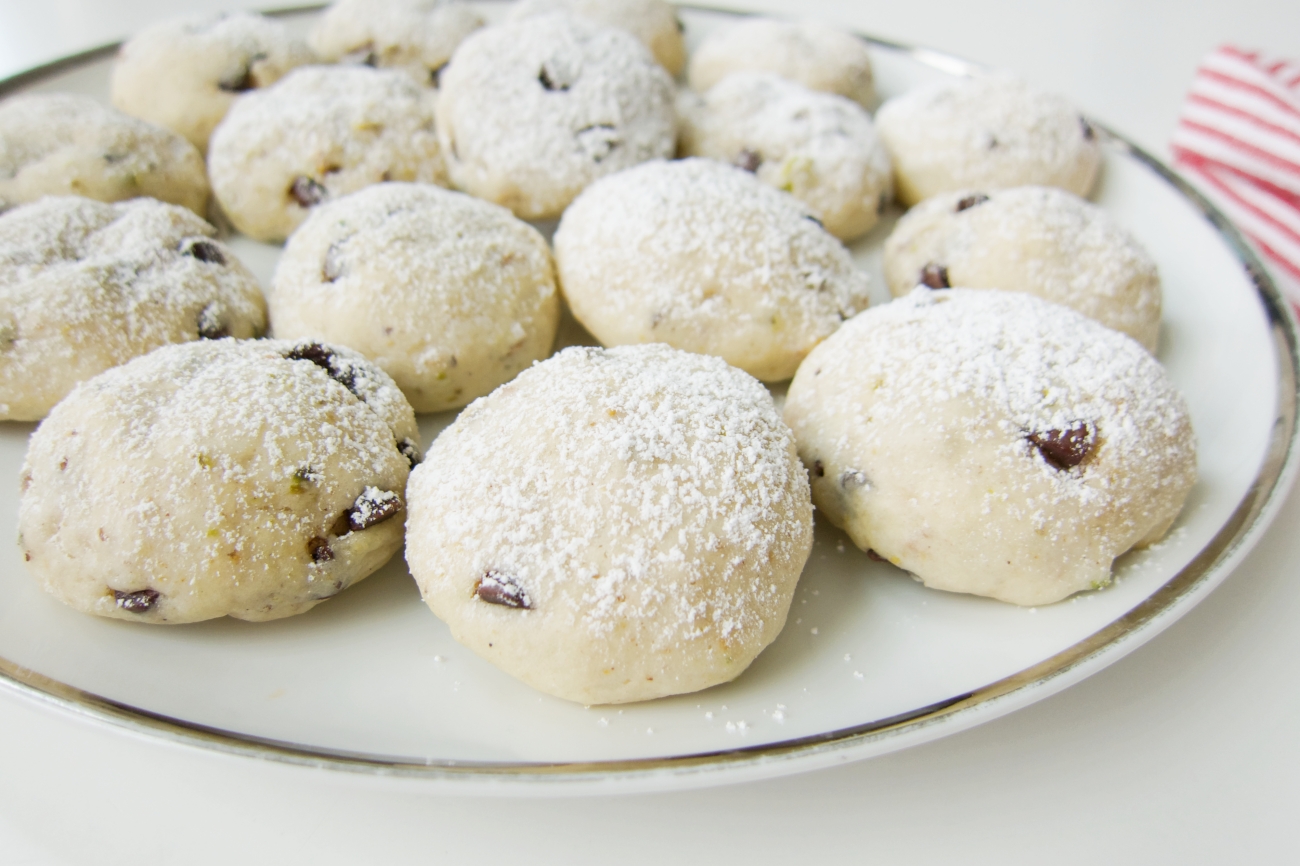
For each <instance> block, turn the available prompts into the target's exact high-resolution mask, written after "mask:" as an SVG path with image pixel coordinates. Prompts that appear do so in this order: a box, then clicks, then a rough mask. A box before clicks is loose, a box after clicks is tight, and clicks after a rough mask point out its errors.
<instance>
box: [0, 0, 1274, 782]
mask: <svg viewBox="0 0 1300 866" xmlns="http://www.w3.org/2000/svg"><path fill="white" fill-rule="evenodd" d="M322 8H324V4H310V5H304V6H294V7H288V8H278V9H274V10H270V11H266V12H263V13H262V14H265V15H268V16H273V17H280V16H288V15H295V14H305V13H309V12H313V11H319V10H320V9H322ZM678 8H680V9H684V10H689V11H694V12H702V13H707V14H716V15H724V16H729V17H734V18H745V17H753V16H755V15H759V14H761V13H755V12H741V11H736V10H732V9H723V8H718V7H711V6H708V5H702V4H693V3H691V4H679V5H678ZM853 32H855V33H856V35H858V36H859V37H860V38H862V39H863V40H864V41H866V42H867V43H868V44H869V45H871V46H872V47H874V48H877V49H883V50H888V51H893V52H898V53H901V54H904V55H906V56H908V57H909V58H911V59H912V60H914V61H916V62H917V63H919V64H921V65H924V66H927V67H930V68H932V69H936V70H938V71H941V72H946V73H949V74H954V75H962V76H969V75H972V74H975V73H978V72H981V71H984V70H985V68H986V67H984V66H983V65H981V64H978V63H975V62H972V61H969V60H966V59H964V58H961V57H958V56H956V55H952V54H948V53H945V52H940V51H936V50H934V49H930V48H924V47H920V46H915V45H910V44H905V43H900V42H896V41H892V40H888V39H883V38H880V37H876V36H872V35H869V34H865V33H861V32H858V31H856V30H855V31H853ZM121 44H122V43H121V42H112V43H108V44H105V45H100V46H96V47H94V48H90V49H87V50H85V51H80V52H77V53H74V54H69V55H66V56H64V57H60V58H57V59H55V60H52V61H50V62H48V63H44V64H40V65H38V66H34V67H30V68H28V69H25V70H22V71H20V72H17V73H15V74H13V75H10V76H7V77H5V78H3V79H0V97H4V96H7V95H9V94H10V93H12V92H14V91H16V90H19V89H21V88H23V87H24V86H26V85H30V84H33V83H36V82H38V81H41V80H43V79H45V78H48V77H49V76H52V75H56V74H58V73H60V72H64V71H67V70H70V69H74V68H76V67H78V66H81V65H84V64H86V63H90V62H94V61H97V60H101V59H104V58H106V57H108V56H110V55H111V54H113V53H114V52H116V51H117V50H118V49H119V48H120V47H121ZM1087 121H1088V123H1089V124H1090V125H1092V126H1093V127H1094V128H1095V129H1096V130H1097V131H1098V132H1099V133H1100V135H1099V137H1100V139H1101V141H1102V144H1103V146H1105V147H1107V148H1108V149H1110V150H1112V151H1114V152H1116V153H1117V154H1118V155H1119V156H1121V157H1128V158H1131V159H1133V160H1135V161H1136V162H1138V163H1139V164H1141V165H1143V166H1145V167H1146V168H1147V169H1149V170H1151V171H1152V172H1153V173H1154V174H1156V176H1157V177H1158V178H1159V179H1160V180H1162V181H1164V182H1165V183H1167V184H1169V185H1170V186H1172V187H1173V188H1174V190H1175V191H1176V192H1177V193H1179V194H1180V195H1181V196H1182V197H1183V198H1184V199H1185V200H1187V201H1188V202H1189V203H1190V204H1191V206H1192V207H1193V209H1194V210H1195V211H1196V212H1197V213H1199V214H1200V216H1202V217H1203V218H1204V219H1206V220H1207V221H1208V222H1209V223H1210V224H1211V226H1212V228H1213V229H1214V230H1215V232H1216V233H1217V234H1218V235H1219V237H1220V238H1221V239H1222V240H1223V241H1224V242H1225V243H1226V245H1227V246H1228V248H1229V251H1230V252H1231V253H1232V254H1233V255H1234V257H1235V258H1236V260H1237V263H1238V264H1239V265H1240V266H1241V267H1242V268H1243V270H1244V271H1245V274H1246V276H1247V278H1248V279H1249V280H1250V283H1251V285H1252V286H1253V288H1254V290H1255V295H1256V299H1257V301H1258V302H1259V303H1260V305H1261V307H1262V308H1263V312H1264V314H1265V316H1266V318H1267V321H1268V331H1269V337H1270V341H1271V344H1272V349H1273V353H1274V360H1275V362H1276V363H1277V365H1278V370H1277V372H1278V382H1277V394H1276V399H1277V407H1276V415H1275V418H1274V422H1273V429H1272V432H1271V434H1270V437H1269V442H1268V446H1267V449H1266V451H1265V455H1264V459H1263V460H1262V461H1261V464H1260V467H1259V470H1258V472H1257V473H1256V475H1255V478H1254V479H1253V480H1252V482H1251V484H1250V487H1249V488H1248V490H1247V491H1246V493H1245V495H1244V496H1243V497H1242V499H1241V500H1240V501H1239V502H1238V504H1237V507H1236V508H1235V509H1234V511H1233V512H1232V514H1231V515H1230V516H1229V517H1228V519H1227V520H1226V521H1225V522H1224V523H1223V525H1222V526H1221V527H1220V528H1219V530H1218V531H1217V532H1216V533H1215V534H1214V536H1213V537H1212V538H1211V539H1210V540H1209V541H1208V542H1207V543H1206V544H1205V545H1204V546H1203V547H1202V548H1201V549H1200V551H1199V552H1198V553H1197V554H1196V556H1195V557H1193V559H1192V560H1191V561H1190V562H1189V563H1188V564H1187V565H1186V566H1184V567H1183V568H1182V569H1181V570H1179V571H1178V572H1177V573H1176V574H1174V575H1173V576H1172V577H1170V578H1169V580H1167V581H1166V582H1165V583H1163V584H1162V585H1161V586H1160V587H1159V588H1158V589H1156V590H1155V591H1154V592H1153V593H1151V595H1149V596H1147V598H1145V599H1144V600H1143V601H1142V602H1140V603H1139V604H1138V605H1137V606H1136V607H1134V608H1133V609H1131V610H1129V611H1128V612H1127V613H1125V614H1124V615H1123V616H1120V617H1119V618H1117V619H1115V620H1112V621H1111V622H1110V623H1108V624H1107V625H1105V626H1103V627H1102V628H1101V629H1098V630H1097V631H1095V632H1093V633H1092V634H1090V635H1088V636H1087V637H1085V638H1083V639H1082V640H1080V641H1078V642H1076V643H1075V644H1073V645H1071V646H1070V647H1067V648H1066V649H1064V650H1062V651H1060V652H1058V653H1056V654H1054V655H1052V656H1050V657H1048V658H1046V659H1043V660H1042V661H1040V662H1038V663H1037V664H1035V665H1032V666H1030V667H1028V668H1025V669H1023V670H1021V671H1019V672H1017V673H1014V674H1011V675H1010V676H1007V677H1003V678H1002V679H999V680H996V681H995V682H992V683H989V684H987V685H985V686H982V687H980V688H977V689H973V690H971V691H969V692H965V693H963V694H960V695H956V696H954V697H951V698H948V699H945V700H943V701H940V702H937V703H934V704H930V705H927V706H924V707H919V708H916V709H914V710H909V711H907V712H905V713H902V714H899V715H895V716H890V717H887V718H884V719H876V720H873V721H868V722H864V723H862V724H858V725H852V726H849V727H844V728H837V729H835V730H831V731H824V732H821V733H818V734H812V735H808V736H804V737H798V738H794V739H789V740H780V741H776V742H770V743H763V744H758V745H753V746H745V747H740V748H734V749H721V750H714V751H708V752H699V753H693V754H688V755H675V756H661V757H652V758H636V759H619V760H609V761H581V762H573V761H562V762H530V761H503V762H486V761H457V760H438V759H427V760H418V759H413V758H409V757H401V756H393V755H383V754H375V753H368V752H352V751H348V750H343V749H333V748H328V747H324V746H307V745H303V744H299V743H292V742H288V741H284V740H278V739H272V738H266V737H259V736H255V735H252V734H245V733H240V732H237V731H230V730H226V729H223V728H218V727H212V726H207V725H203V724H200V723H197V722H190V721H186V720H184V719H179V718H175V717H172V716H167V715H164V714H160V713H154V712H151V711H149V710H144V709H141V708H138V707H133V706H131V705H130V704H126V703H122V702H118V701H114V700H112V699H109V698H105V697H103V696H101V695H97V694H95V693H93V692H89V691H85V690H82V689H78V688H76V687H73V686H69V685H67V684H65V683H62V682H60V681H58V680H55V679H53V678H51V677H47V676H45V675H43V674H41V673H39V672H37V671H35V670H32V669H30V668H26V667H24V666H22V665H19V664H16V663H14V662H12V661H10V660H8V659H6V658H3V657H0V687H3V688H5V689H6V690H7V691H9V692H11V693H15V694H17V695H21V696H23V697H25V698H27V699H31V700H33V701H34V702H36V703H38V704H41V705H45V706H48V707H51V708H56V709H58V710H61V711H64V712H68V713H70V714H72V715H74V716H79V717H81V718H84V719H87V720H90V721H95V722H104V723H107V724H109V725H110V726H111V727H113V728H114V729H118V730H123V731H126V732H128V733H131V734H135V735H138V736H142V737H144V738H145V739H147V740H151V741H158V740H162V741H164V742H169V743H172V744H176V745H181V746H187V747H191V748H196V749H200V750H203V751H207V752H217V753H222V754H226V755H231V756H241V757H247V758H258V759H262V760H269V761H274V762H277V763H281V764H288V765H296V766H300V767H312V768H318V769H329V770H335V771H342V772H346V773H348V774H349V775H362V776H372V777H374V776H377V777H388V778H391V779H400V780H410V781H414V782H416V783H417V784H419V785H421V786H422V787H427V786H428V785H429V784H430V783H433V784H452V785H454V787H455V789H456V790H458V791H463V792H469V791H471V790H479V791H480V792H483V791H488V792H499V793H505V792H506V791H505V790H504V789H505V788H509V793H518V792H519V791H520V787H521V786H522V787H523V789H524V790H527V791H531V792H532V793H535V794H541V793H546V794H566V793H585V792H589V791H591V790H592V789H593V788H594V787H599V788H601V789H609V788H611V787H617V788H619V789H620V790H629V789H631V790H642V791H651V790H665V789H669V788H675V787H682V786H683V785H684V784H686V785H689V786H692V787H694V786H704V785H717V784H726V783H730V782H739V781H742V780H744V779H746V778H766V777H771V776H777V775H786V774H789V773H795V772H802V771H806V770H812V769H816V768H818V767H823V766H829V765H832V764H838V763H845V762H848V761H854V760H860V759H865V758H868V757H872V756H874V755H878V754H883V753H885V752H891V751H895V750H898V749H902V748H906V747H908V746H912V745H919V744H921V743H923V742H927V741H929V740H933V739H937V738H939V737H941V736H946V735H949V734H953V733H957V732H959V731H961V730H965V729H967V728H970V727H974V726H975V725H977V724H981V723H983V722H985V721H991V720H992V719H995V718H998V717H1000V716H1003V715H1006V714H1007V713H1010V712H1012V711H1014V710H1016V709H1019V708H1021V707H1023V706H1027V705H1028V704H1031V703H1034V702H1036V701H1038V700H1041V699H1043V698H1046V697H1048V696H1050V695H1052V694H1055V693H1056V692H1058V691H1061V690H1062V689H1064V688H1066V687H1068V686H1070V685H1073V684H1074V683H1076V682H1079V681H1080V680H1082V679H1084V678H1086V677H1087V676H1090V675H1091V674H1093V673H1096V672H1097V671H1099V670H1101V669H1102V668H1105V667H1107V666H1109V665H1110V664H1112V663H1114V662H1116V661H1118V660H1119V659H1120V658H1122V657H1123V656H1125V655H1127V654H1128V653H1129V652H1131V651H1132V650H1134V649H1136V648H1137V647H1139V646H1141V645H1142V644H1144V643H1146V642H1147V641H1148V640H1150V639H1152V638H1154V637H1155V636H1156V635H1158V634H1159V633H1160V632H1161V631H1163V630H1164V629H1165V628H1166V627H1168V626H1169V625H1171V624H1172V623H1173V622H1175V621H1176V620H1177V619H1179V618H1180V617H1181V616H1182V615H1183V614H1184V613H1186V612H1187V611H1188V610H1190V609H1191V608H1192V607H1194V606H1195V605H1196V604H1197V603H1198V602H1199V601H1200V600H1201V599H1202V598H1203V597H1204V596H1205V595H1207V594H1208V593H1209V592H1210V591H1211V590H1212V589H1214V588H1215V587H1216V586H1218V584H1219V583H1221V582H1222V581H1223V580H1224V579H1226V577H1227V576H1228V574H1230V573H1231V571H1232V570H1233V569H1234V568H1235V567H1236V565H1237V564H1238V563H1239V562H1240V561H1241V559H1243V558H1244V557H1245V556H1246V554H1247V553H1248V552H1249V551H1250V549H1251V548H1252V547H1253V546H1254V544H1255V543H1256V542H1257V541H1258V540H1259V538H1260V536H1261V535H1262V534H1263V533H1264V531H1265V530H1266V529H1267V528H1268V526H1269V525H1270V524H1271V522H1272V519H1273V517H1274V516H1275V514H1276V513H1277V511H1278V509H1279V508H1280V507H1281V504H1282V502H1283V501H1284V500H1285V498H1286V494H1287V493H1288V491H1289V490H1290V488H1291V486H1292V483H1293V482H1294V480H1295V477H1296V474H1297V467H1298V466H1300V448H1298V447H1297V443H1298V437H1300V427H1298V426H1297V407H1298V406H1300V351H1298V338H1297V324H1296V319H1295V313H1294V310H1293V309H1292V307H1291V305H1290V304H1289V303H1287V302H1286V300H1285V299H1284V298H1283V297H1282V295H1281V293H1280V292H1279V290H1278V289H1277V287H1276V286H1275V285H1274V283H1273V280H1272V278H1271V276H1270V275H1269V273H1268V271H1267V270H1266V269H1265V268H1264V266H1263V265H1262V264H1261V262H1260V260H1259V258H1258V256H1257V255H1256V254H1255V252H1254V250H1253V249H1252V248H1251V247H1250V245H1249V244H1248V243H1247V242H1246V240H1245V239H1244V238H1243V236H1242V235H1241V233H1240V232H1239V231H1238V230H1237V228H1236V227H1235V226H1233V225H1232V223H1231V222H1230V221H1229V220H1228V219H1227V217H1226V216H1224V214H1223V213H1222V212H1220V211H1219V210H1218V208H1216V207H1215V206H1214V205H1213V204H1212V203H1211V202H1210V201H1208V200H1207V199H1206V198H1205V196H1203V195H1202V194H1201V193H1200V192H1199V191H1198V190H1197V189H1196V188H1194V187H1193V186H1192V185H1191V184H1190V183H1188V182H1187V181H1186V180H1184V179H1183V178H1182V177H1181V176H1179V175H1178V174H1177V173H1176V172H1174V171H1173V170H1172V169H1171V168H1169V167H1168V166H1166V165H1165V164H1164V163H1163V162H1162V161H1161V160H1159V159H1158V158H1156V157H1155V156H1154V155H1152V154H1150V153H1148V152H1147V151H1146V150H1144V149H1143V148H1141V147H1139V146H1138V145H1137V144H1135V143H1134V142H1132V141H1130V140H1129V139H1127V138H1125V137H1124V136H1123V135H1121V134H1119V133H1117V132H1115V131H1114V130H1112V129H1110V128H1109V127H1108V126H1106V125H1105V124H1102V123H1099V122H1097V121H1095V120H1094V119H1092V118H1091V117H1089V118H1087ZM467 783H478V784H467ZM557 783H562V784H557Z"/></svg>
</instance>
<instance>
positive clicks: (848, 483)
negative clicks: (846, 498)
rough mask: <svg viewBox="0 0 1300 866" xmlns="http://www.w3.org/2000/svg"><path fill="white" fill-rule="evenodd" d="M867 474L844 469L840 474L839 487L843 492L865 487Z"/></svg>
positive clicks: (859, 470)
mask: <svg viewBox="0 0 1300 866" xmlns="http://www.w3.org/2000/svg"><path fill="white" fill-rule="evenodd" d="M868 484H869V482H868V481H867V473H865V472H863V471H862V470H861V469H845V470H844V471H843V472H841V473H840V486H841V487H843V488H844V489H845V490H852V489H853V488H855V487H866V486H868Z"/></svg>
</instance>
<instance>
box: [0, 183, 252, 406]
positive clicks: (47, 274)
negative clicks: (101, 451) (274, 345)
mask: <svg viewBox="0 0 1300 866" xmlns="http://www.w3.org/2000/svg"><path fill="white" fill-rule="evenodd" d="M215 234H216V231H215V230H214V229H213V228H212V226H210V225H208V224H207V223H206V222H204V221H203V220H201V219H199V218H198V217H196V216H195V215H194V214H193V213H191V212H190V211H188V210H186V209H185V208H181V207H177V206H176V205H170V204H164V203H162V202H159V201H155V200H154V199H148V198H139V199H134V200H132V201H128V202H122V203H120V204H104V203H102V202H97V201H92V200H90V199H86V198H80V197H78V196H61V197H50V198H43V199H41V200H39V201H37V202H35V203H33V204H28V205H23V206H21V207H17V208H14V209H13V210H11V211H8V212H6V213H4V214H2V215H0V346H3V352H0V418H2V419H5V420H19V421H34V420H37V419H39V418H43V417H45V415H46V413H48V412H49V411H50V409H51V407H53V406H54V404H55V403H57V402H59V401H60V400H62V399H63V397H64V396H65V395H66V394H67V393H68V392H69V391H71V390H72V388H73V386H75V385H76V384H77V383H78V382H81V381H84V380H86V379H89V378H91V377H92V376H96V375H98V374H99V373H102V372H103V371H104V370H107V369H109V368H110V367H115V366H117V365H118V364H122V363H125V362H126V361H129V360H130V359H132V358H134V357H136V356H138V355H143V354H146V353H147V352H151V351H153V350H154V349H156V348H158V347H159V346H162V345H165V344H168V343H181V342H186V341H189V340H198V339H217V338H220V337H227V336H234V337H254V336H258V335H260V334H261V333H262V331H263V330H264V329H265V328H266V308H265V303H264V302H263V300H262V291H261V289H260V288H259V287H258V284H257V279H256V278H255V277H254V276H253V275H252V273H250V272H249V270H248V269H247V268H245V267H244V266H243V264H241V263H240V261H239V260H238V259H236V258H235V256H234V255H233V254H232V253H231V252H230V250H229V249H228V248H227V247H226V246H225V245H224V244H222V243H220V242H219V241H216V240H214V235H215Z"/></svg>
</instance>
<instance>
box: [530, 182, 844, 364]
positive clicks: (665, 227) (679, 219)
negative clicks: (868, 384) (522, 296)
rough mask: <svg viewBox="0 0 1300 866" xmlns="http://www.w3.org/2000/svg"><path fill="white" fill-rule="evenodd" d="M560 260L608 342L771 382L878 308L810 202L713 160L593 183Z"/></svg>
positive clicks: (569, 221) (567, 216) (580, 303)
mask: <svg viewBox="0 0 1300 866" xmlns="http://www.w3.org/2000/svg"><path fill="white" fill-rule="evenodd" d="M555 260H556V266H557V268H558V270H559V274H560V286H561V288H562V289H563V291H564V295H565V297H566V298H567V299H568V302H569V306H570V308H571V309H572V310H573V314H574V316H575V317H576V318H577V319H578V321H579V322H581V323H582V324H583V325H584V326H586V328H587V329H588V330H589V331H591V333H592V334H594V335H595V337H596V338H597V339H598V340H600V341H601V342H602V343H604V344H605V345H607V346H610V345H621V344H626V343H652V342H663V343H668V344H669V345H671V346H675V347H677V348H679V349H686V350H687V351H691V352H701V353H704V354H708V355H718V356H721V357H722V358H724V359H725V360H726V361H727V362H728V363H729V364H733V365H735V366H737V367H739V368H741V369H742V370H745V371H746V372H748V373H750V374H751V375H753V376H756V377H758V378H759V379H763V380H764V381H769V382H775V381H780V380H782V379H788V378H789V377H790V376H792V375H794V371H795V369H796V368H797V367H798V366H799V362H800V361H801V360H803V357H804V356H805V355H806V354H808V351H809V350H810V349H812V347H813V346H815V345H817V343H819V342H820V341H821V340H823V339H825V338H826V337H828V336H830V335H831V334H832V333H834V332H835V330H836V329H837V328H838V327H839V326H840V323H841V322H842V321H843V320H844V319H847V318H849V317H850V316H853V315H854V314H856V313H857V312H859V311H860V310H863V309H865V308H866V306H867V303H868V278H867V275H866V274H865V273H863V272H861V271H859V270H857V269H856V268H855V267H854V265H853V261H852V259H850V258H849V254H848V251H847V250H845V249H844V247H843V245H841V244H840V242H839V241H837V240H835V238H833V237H832V236H831V235H830V234H829V233H827V232H826V230H825V229H824V228H822V226H821V224H820V223H818V222H817V220H816V219H815V218H814V217H813V216H812V215H811V214H810V213H809V212H808V210H807V208H806V207H805V206H804V205H802V204H800V203H799V202H798V201H797V200H796V199H795V198H793V197H792V196H789V195H787V194H786V193H783V192H780V191H779V190H775V189H773V188H771V187H770V186H768V185H767V184H765V183H763V182H762V181H759V180H758V179H757V178H755V177H754V176H753V175H752V174H750V173H748V172H746V171H744V170H742V169H739V168H734V167H732V166H729V165H724V164H723V163H720V162H716V161H714V160H711V159H685V160H679V161H677V162H662V161H658V162H651V163H647V164H645V165H642V166H638V167H636V168H634V169H630V170H628V171H625V172H621V173H620V174H616V175H613V176H612V177H607V178H604V179H603V180H601V181H599V182H597V183H595V184H593V185H592V186H591V187H589V188H588V189H587V190H586V191H585V192H584V193H583V194H582V195H581V196H579V197H578V199H577V200H576V201H575V202H574V203H573V204H572V205H571V206H570V207H569V209H568V210H567V211H565V213H564V218H563V219H561V220H560V227H559V229H557V230H556V232H555Z"/></svg>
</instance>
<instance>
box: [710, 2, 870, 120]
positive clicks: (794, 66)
mask: <svg viewBox="0 0 1300 866" xmlns="http://www.w3.org/2000/svg"><path fill="white" fill-rule="evenodd" d="M734 72H770V73H772V74H773V75H779V76H781V77H782V78H788V79H789V80H791V81H796V82H798V83H799V84H802V85H803V86H804V87H807V88H809V89H810V90H821V91H825V92H826V93H837V94H839V95H840V96H844V97H847V98H849V99H852V100H853V101H854V102H856V103H858V104H859V105H861V106H862V107H863V108H866V109H870V108H871V107H872V106H873V105H874V104H875V101H876V87H875V82H874V79H873V76H872V72H871V55H870V53H869V52H868V51H867V43H865V42H863V41H862V40H861V39H859V38H858V37H857V36H854V35H853V34H852V33H847V32H845V31H843V30H839V29H837V28H835V27H831V26H830V25H827V24H821V23H819V22H817V21H778V20H776V19H773V18H748V19H746V20H744V21H741V22H740V23H739V24H736V25H735V26H733V27H729V28H727V29H725V30H721V31H718V32H717V33H713V34H710V35H709V36H708V37H707V38H706V39H705V40H704V41H703V42H702V43H701V44H700V47H699V48H697V49H695V53H694V54H693V55H692V56H691V66H690V72H689V79H690V82H691V87H692V88H693V89H695V90H698V91H705V90H708V89H709V88H710V87H713V86H714V85H715V84H717V83H718V82H720V81H722V79H724V78H726V77H727V76H728V75H731V74H732V73H734Z"/></svg>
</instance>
